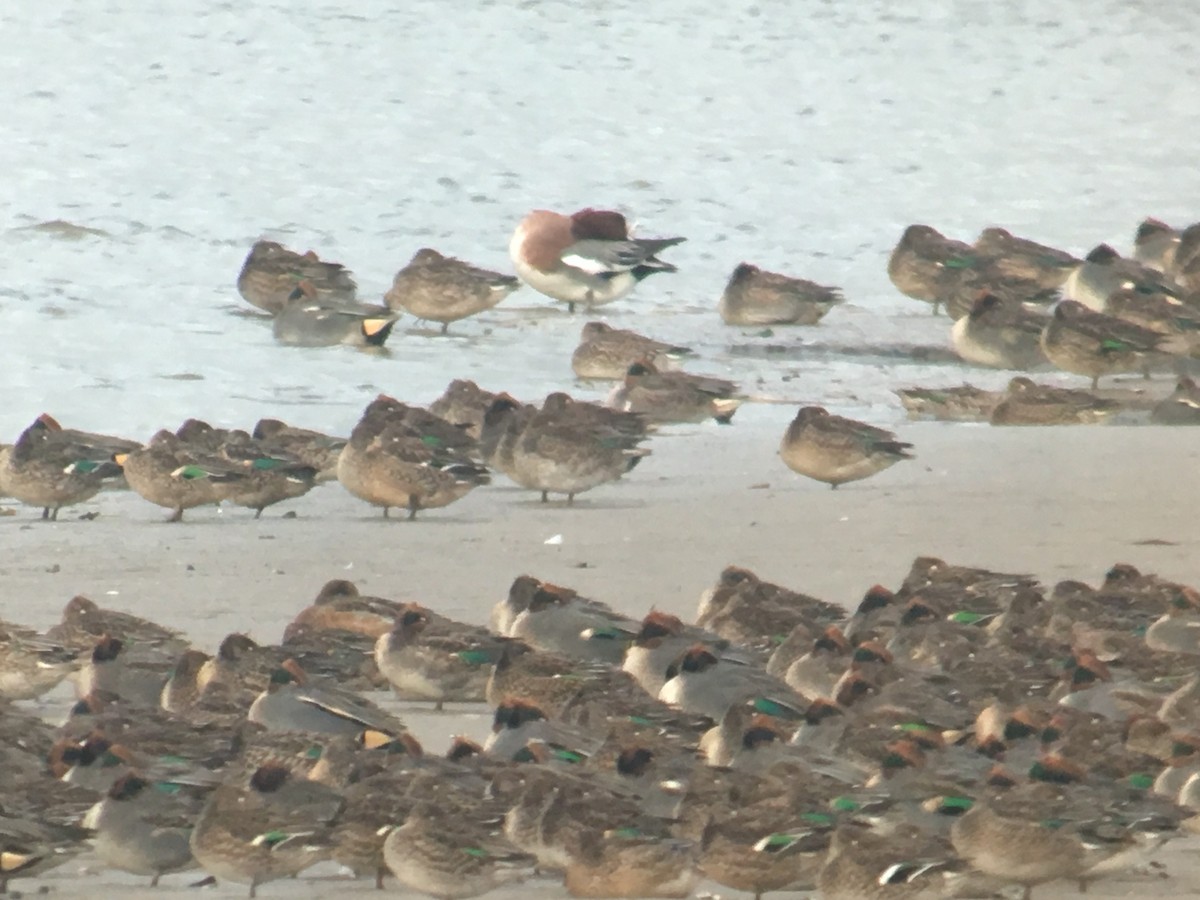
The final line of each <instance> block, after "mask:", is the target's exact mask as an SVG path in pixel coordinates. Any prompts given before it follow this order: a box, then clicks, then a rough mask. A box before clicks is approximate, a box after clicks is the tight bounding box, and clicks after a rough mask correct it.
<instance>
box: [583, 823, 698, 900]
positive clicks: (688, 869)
mask: <svg viewBox="0 0 1200 900" xmlns="http://www.w3.org/2000/svg"><path fill="white" fill-rule="evenodd" d="M695 857H696V852H695V846H694V845H693V844H692V842H691V841H682V840H674V839H671V838H663V837H657V836H653V835H647V834H645V833H643V832H641V831H640V830H639V829H637V828H634V827H618V828H610V829H607V830H605V831H604V832H603V833H602V834H600V835H599V836H598V837H597V838H595V839H593V840H588V841H582V842H581V843H580V845H579V847H578V850H577V852H575V853H573V854H572V855H571V859H570V862H569V863H568V864H567V868H566V872H565V873H564V875H563V885H564V887H566V889H567V893H568V894H570V895H571V896H572V897H628V898H637V897H675V898H682V897H690V896H691V895H692V891H693V889H694V888H695V886H696V882H697V881H699V873H698V872H697V869H696V859H695Z"/></svg>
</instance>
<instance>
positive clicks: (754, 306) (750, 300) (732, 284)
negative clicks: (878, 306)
mask: <svg viewBox="0 0 1200 900" xmlns="http://www.w3.org/2000/svg"><path fill="white" fill-rule="evenodd" d="M842 301H843V297H842V295H841V291H840V289H839V288H835V287H826V286H825V285H821V284H816V283H815V282H812V281H806V280H805V279H803V278H793V277H791V276H789V275H780V274H779V273H777V272H768V271H766V270H764V269H760V268H759V267H758V266H755V265H751V264H750V263H747V262H743V263H739V264H738V266H737V268H735V269H734V270H733V274H732V275H730V276H729V281H728V282H727V283H726V284H725V290H724V291H723V292H722V294H721V301H720V303H718V304H717V312H718V313H719V314H720V316H721V321H723V322H724V323H725V324H726V325H745V326H756V325H816V324H817V323H818V322H819V321H821V319H823V318H824V317H825V315H826V314H827V313H828V312H829V311H830V310H831V309H833V307H835V306H836V305H837V304H839V303H841V302H842Z"/></svg>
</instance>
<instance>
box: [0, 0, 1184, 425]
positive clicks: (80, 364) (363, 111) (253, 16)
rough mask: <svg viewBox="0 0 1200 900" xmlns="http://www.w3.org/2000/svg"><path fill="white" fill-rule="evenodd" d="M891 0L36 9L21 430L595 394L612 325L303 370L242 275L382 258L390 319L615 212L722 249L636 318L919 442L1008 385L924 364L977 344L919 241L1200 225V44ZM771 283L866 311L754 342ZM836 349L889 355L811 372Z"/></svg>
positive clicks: (855, 358) (409, 348)
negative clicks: (936, 391)
mask: <svg viewBox="0 0 1200 900" xmlns="http://www.w3.org/2000/svg"><path fill="white" fill-rule="evenodd" d="M892 6H893V5H892V4H886V3H861V4H853V5H846V4H835V3H822V2H806V3H784V2H758V3H741V4H716V3H700V2H686V0H672V2H668V3H656V4H650V5H646V4H641V3H633V2H628V0H626V2H621V0H616V2H611V0H610V2H605V3H598V2H596V3H581V2H575V0H572V2H532V0H531V2H524V3H500V2H490V3H489V2H479V3H475V4H472V7H471V11H470V12H469V13H468V14H461V13H460V14H456V15H450V14H448V7H446V6H445V4H440V3H433V2H429V0H413V2H404V3H397V2H382V0H377V2H361V3H347V2H345V0H341V2H327V3H321V4H315V3H314V4H270V3H258V4H233V3H223V4H216V3H210V2H206V0H191V2H186V0H184V2H179V3H175V4H171V6H170V8H169V9H165V8H164V9H163V10H161V11H158V12H156V13H155V14H154V15H142V14H140V13H139V12H137V11H136V7H130V6H127V5H124V4H117V3H113V2H109V3H107V4H104V5H97V4H93V3H90V2H83V0H64V2H62V3H55V4H43V3H35V2H33V0H15V2H10V3H8V4H5V6H4V11H3V12H0V34H2V35H3V38H4V43H5V48H6V50H5V53H4V54H3V57H2V58H0V103H2V105H3V108H4V109H5V111H6V113H5V116H4V117H3V121H2V122H0V138H2V139H0V169H2V170H3V171H4V172H5V173H6V179H5V186H4V189H3V190H0V260H3V272H4V275H3V278H2V280H0V315H2V316H3V321H4V329H3V335H4V337H3V339H2V340H0V345H2V346H3V348H4V350H3V353H0V383H2V384H4V385H5V386H6V391H5V394H4V397H5V402H4V403H2V404H0V435H6V436H7V435H15V434H16V433H17V432H18V431H19V430H20V429H21V428H22V427H23V426H24V425H25V424H27V423H28V421H29V420H30V419H32V418H33V416H34V415H36V414H37V413H38V412H41V411H42V410H50V411H52V412H53V413H54V414H55V415H57V416H59V417H60V418H61V419H62V420H63V421H64V422H66V423H69V424H71V425H75V426H78V427H85V428H96V429H100V428H103V429H108V430H112V431H118V432H122V433H126V434H129V435H132V436H136V437H142V438H145V437H148V436H149V435H150V434H151V433H152V432H153V431H154V430H155V429H157V428H158V427H160V426H163V425H170V426H171V427H174V426H175V425H177V424H178V422H179V421H181V420H182V419H183V418H184V417H186V416H188V415H199V416H203V417H206V418H209V419H211V420H214V421H216V422H219V423H221V424H225V425H235V424H237V425H242V426H246V425H248V424H250V423H252V422H253V420H254V419H256V418H257V417H259V416H260V415H264V414H268V413H269V414H275V415H281V416H283V417H284V418H287V419H293V420H296V421H298V422H300V423H303V424H307V425H310V426H315V427H321V428H327V429H331V430H336V431H345V430H347V429H348V428H349V427H350V426H351V425H352V424H353V422H354V420H355V419H356V416H357V412H358V410H359V409H361V407H362V406H363V405H364V404H365V402H366V401H367V400H369V399H370V398H371V397H372V396H373V395H374V394H375V393H376V392H378V391H380V390H384V391H388V392H390V393H393V394H395V395H397V396H399V397H401V398H403V399H405V400H410V401H427V400H430V399H432V398H433V397H435V396H436V395H437V394H438V393H440V391H441V389H442V388H443V387H444V385H445V384H446V382H448V381H449V380H450V379H451V378H453V377H456V376H466V377H472V378H475V379H476V380H478V381H479V382H480V383H481V384H483V385H485V386H487V387H490V388H493V389H500V388H507V389H509V390H511V391H513V392H514V393H516V394H517V395H520V396H526V397H530V398H534V397H537V396H540V395H542V394H544V393H545V392H547V391H549V390H551V389H555V388H559V387H562V386H564V385H566V384H568V383H569V381H570V379H571V372H570V368H569V356H570V352H571V350H572V349H573V347H574V345H575V343H576V338H577V331H578V328H579V326H580V325H581V324H582V322H583V321H584V320H583V318H582V317H579V316H576V317H570V316H567V315H566V314H565V312H564V311H563V310H561V309H559V308H557V307H556V306H555V305H554V304H553V303H552V302H551V301H547V300H545V299H544V298H542V297H540V296H539V295H537V294H535V293H533V292H532V291H529V290H524V291H522V292H520V293H518V294H516V295H514V296H513V297H511V298H510V299H509V300H508V301H506V303H505V305H503V306H502V307H500V308H499V309H497V310H494V311H492V312H490V313H488V314H485V315H483V316H480V317H478V318H477V319H473V320H468V321H466V322H463V323H460V324H458V325H456V326H455V327H454V329H453V332H454V335H453V336H452V337H450V338H447V339H443V338H432V337H429V336H427V335H425V334H412V333H409V329H410V328H411V327H412V326H413V325H414V323H413V322H412V321H411V319H406V320H404V321H403V322H402V323H401V327H400V328H398V329H397V333H396V334H395V335H394V336H393V338H392V340H391V341H390V353H389V354H388V355H386V356H371V355H367V354H363V353H357V352H354V351H350V350H346V349H343V348H329V349H321V350H299V349H295V348H290V347H280V346H276V345H275V344H274V342H273V340H272V338H271V335H270V330H269V328H268V327H266V325H265V324H264V322H262V321H259V320H257V319H256V318H254V317H250V316H245V315H241V313H243V312H245V311H246V310H247V306H246V304H245V303H244V302H243V301H242V300H241V299H240V297H239V296H238V295H237V292H236V289H235V287H234V279H235V277H236V274H237V271H238V269H239V267H240V265H241V261H242V258H243V257H244V255H245V253H246V251H247V249H248V247H249V245H250V244H251V243H252V242H253V241H254V240H255V239H256V238H258V237H259V236H269V237H271V238H275V239H278V240H281V241H284V242H285V243H287V244H289V245H291V246H293V247H296V248H298V249H307V248H310V247H311V248H313V249H316V250H317V251H319V252H320V253H321V254H322V255H323V256H326V257H329V258H333V259H337V260H340V261H342V262H344V263H346V264H347V265H349V266H350V267H351V268H353V269H354V271H355V272H356V273H357V275H358V277H359V282H360V286H361V294H362V296H363V297H364V298H367V299H373V298H375V297H378V296H379V295H381V294H382V292H383V291H384V290H385V289H386V287H387V286H388V285H389V284H390V278H391V275H392V273H393V272H394V271H395V270H396V269H397V268H399V267H400V266H402V265H403V264H404V263H405V262H406V261H407V260H408V258H409V257H410V256H411V254H412V253H413V252H414V251H415V250H416V249H417V248H418V247H420V246H422V245H426V244H431V245H435V246H437V247H438V248H439V249H441V250H442V251H444V252H447V253H452V254H456V255H459V256H462V257H464V258H467V259H470V260H471V261H473V262H476V263H478V264H482V265H489V266H493V267H496V268H500V269H507V268H508V263H507V257H506V246H507V241H508V236H509V234H510V232H511V229H512V227H513V226H514V224H515V222H516V221H517V220H518V219H519V218H520V217H521V215H523V213H524V212H525V211H526V210H528V209H530V208H532V207H535V206H546V207H551V208H557V209H563V210H570V209H573V208H577V207H580V206H583V205H605V206H615V207H618V208H620V209H622V210H625V211H626V212H627V213H628V214H629V215H630V216H631V217H632V218H634V219H636V220H637V221H638V222H639V223H640V227H641V230H642V232H643V233H646V234H676V233H678V234H683V235H686V236H688V238H689V242H688V243H686V244H684V245H682V246H681V247H677V248H673V249H672V250H671V251H670V259H671V260H672V261H673V262H675V263H677V264H678V265H679V267H680V272H679V273H678V274H677V275H672V276H656V277H655V278H653V279H651V280H649V281H647V282H646V283H645V284H644V285H643V286H642V287H641V289H639V291H638V292H637V293H636V294H635V295H634V296H633V297H632V298H631V299H628V300H626V301H622V302H620V303H618V304H616V305H614V306H611V307H607V308H606V309H605V310H604V313H605V315H606V316H607V317H608V318H610V319H611V320H612V321H613V322H614V323H616V324H618V325H620V326H622V327H636V328H640V329H642V330H644V331H646V332H649V333H652V334H655V335H659V336H662V337H664V338H670V339H671V340H673V341H679V342H686V343H689V344H692V345H695V346H697V347H698V348H699V349H700V350H701V351H702V353H703V356H704V359H703V362H702V363H701V364H700V367H701V368H703V369H706V370H708V371H712V372H719V373H724V374H727V375H730V376H732V377H735V378H737V379H739V380H741V381H743V382H744V383H745V384H746V385H747V386H748V388H749V389H750V390H751V392H754V393H758V394H760V395H765V396H769V397H775V398H781V399H789V400H791V399H794V400H821V401H823V402H826V403H827V404H829V405H831V406H833V407H835V408H838V409H839V410H841V411H844V412H851V413H854V414H859V415H865V416H869V417H871V418H873V419H875V420H877V421H881V422H889V421H897V420H898V419H899V418H900V417H901V416H902V412H901V410H900V408H899V405H898V404H897V403H896V401H895V399H894V397H893V396H892V395H891V393H890V389H891V388H892V387H896V386H900V385H903V384H911V383H918V382H936V383H942V384H948V383H958V382H960V381H961V380H962V379H963V378H964V377H967V376H968V375H969V376H970V378H971V379H972V380H973V381H974V382H976V383H979V384H981V385H982V386H996V385H999V384H1001V383H1003V381H1004V380H1005V378H1006V376H1005V375H1004V374H1003V373H994V372H986V371H982V370H968V369H966V368H965V367H961V366H959V365H957V364H944V363H935V364H931V363H928V362H925V361H922V360H920V359H911V358H909V356H908V348H911V347H918V348H928V347H935V348H943V347H945V345H946V344H947V340H948V324H947V323H948V320H946V319H935V318H933V317H931V316H930V315H929V314H928V308H927V307H925V306H924V305H922V304H918V303H914V302H913V301H909V300H906V299H905V298H903V297H902V296H900V295H899V294H898V293H897V292H896V291H895V290H894V289H893V288H892V287H891V285H890V283H889V282H888V280H887V276H886V272H885V268H884V265H885V260H886V255H887V253H888V251H889V250H890V248H891V246H892V245H893V244H894V242H895V240H896V238H897V237H898V235H899V233H900V231H901V230H902V228H903V227H904V226H905V225H906V224H908V223H909V222H912V221H928V222H931V223H933V224H935V225H937V226H939V227H941V228H942V229H943V230H945V231H947V232H948V233H951V234H954V235H956V236H961V237H964V238H968V239H970V238H972V237H973V236H974V234H975V233H977V232H978V230H979V229H980V228H982V227H984V226H986V225H988V224H993V223H995V224H1003V225H1005V226H1007V227H1009V228H1011V229H1012V230H1013V231H1015V232H1017V233H1024V234H1028V235H1030V236H1033V237H1036V238H1039V239H1042V240H1046V241H1049V242H1053V243H1057V244H1060V245H1062V246H1065V247H1067V248H1069V249H1072V250H1075V251H1085V250H1086V249H1087V248H1088V247H1090V246H1091V245H1093V244H1095V243H1097V242H1099V241H1101V240H1110V241H1116V242H1117V243H1118V246H1121V247H1127V246H1128V241H1129V240H1130V239H1131V235H1132V230H1133V227H1134V225H1135V224H1136V223H1137V222H1138V221H1139V220H1140V219H1141V218H1142V217H1143V216H1145V215H1147V214H1154V215H1157V216H1160V217H1162V218H1165V219H1167V220H1168V221H1172V222H1176V223H1183V222H1187V221H1191V220H1192V219H1195V218H1196V210H1195V207H1194V206H1190V205H1189V204H1190V203H1193V202H1194V198H1195V197H1196V196H1198V195H1200V170H1197V169H1196V167H1195V166H1194V165H1192V153H1191V150H1192V144H1191V137H1192V135H1193V134H1194V133H1195V128H1194V126H1195V125H1196V123H1197V117H1198V116H1200V112H1198V110H1197V108H1196V106H1195V104H1194V103H1193V102H1192V100H1193V96H1192V92H1191V90H1190V84H1191V83H1192V82H1193V80H1194V77H1195V74H1196V66H1197V63H1196V62H1195V61H1194V60H1195V56H1194V54H1193V53H1191V51H1192V49H1193V48H1194V47H1195V45H1196V42H1197V39H1198V38H1200V19H1197V18H1196V17H1195V16H1194V15H1191V14H1190V12H1189V11H1188V10H1187V9H1186V8H1185V7H1184V6H1179V5H1162V4H1151V3H1144V4H1143V3H1127V2H1108V3H1100V4H1096V3H1090V4H1084V3H1081V2H1073V3H1067V4H1059V5H1058V6H1057V7H1056V8H1055V9H1054V10H1052V11H1051V10H1048V9H1046V8H1044V6H1043V5H1042V4H1036V3H1023V2H1012V3H1003V4H987V5H984V4H977V3H956V4H946V3H944V2H937V0H923V2H922V0H917V2H912V3H908V4H905V7H904V9H903V12H902V13H896V12H893V11H891V7H892ZM1164 61H1169V64H1164ZM45 223H51V224H45ZM743 259H745V260H750V261H753V262H756V263H758V264H760V265H763V266H767V267H772V268H776V269H779V270H783V271H787V272H789V273H792V274H796V275H801V276H805V277H808V278H811V279H813V280H816V281H820V282H824V283H830V284H837V285H840V286H842V287H843V288H844V290H845V293H846V296H847V298H848V302H847V303H846V304H845V305H844V306H842V307H839V308H837V309H835V310H834V311H833V313H832V314H831V315H830V316H829V317H828V318H827V320H826V322H825V323H824V324H822V325H820V326H819V327H818V328H816V329H792V330H786V329H783V330H776V332H775V333H774V334H773V335H771V336H769V337H766V336H760V335H759V334H757V333H756V332H754V331H743V330H742V329H731V328H727V327H726V326H724V325H722V324H721V323H720V320H719V319H718V318H717V316H716V313H715V305H716V301H717V298H718V296H719V294H720V291H721V288H722V286H723V284H724V281H725V279H726V277H727V276H728V273H729V272H730V271H731V270H732V268H733V267H734V265H735V264H736V263H737V262H739V261H741V260H743ZM814 340H815V341H819V342H821V343H822V344H828V345H834V346H838V345H842V346H857V345H862V344H867V345H872V346H878V347H880V348H881V349H882V351H883V352H881V353H880V354H878V355H873V354H867V355H863V354H861V353H856V354H850V355H845V354H836V353H834V354H829V353H824V352H812V353H810V352H807V351H805V349H804V348H803V347H802V346H799V345H802V344H803V343H804V342H809V341H814ZM781 342H782V343H785V344H790V345H797V349H796V350H795V351H794V352H793V353H789V354H787V357H788V358H787V361H786V362H784V363H781V362H780V360H779V359H778V358H772V357H770V356H767V355H763V354H757V353H755V352H754V345H756V344H760V343H775V344H778V343H781ZM731 345H737V346H736V347H734V348H733V351H734V352H731ZM747 347H749V350H747ZM898 348H899V349H898ZM920 355H921V354H918V356H920ZM785 376H786V377H787V380H786V381H785V380H784V378H785ZM1066 380H1067V382H1070V381H1071V379H1069V378H1068V379H1066ZM582 392H583V393H585V394H587V393H592V394H595V393H597V392H596V391H595V390H594V389H582ZM765 414H766V415H768V417H769V418H770V419H771V421H776V420H780V421H782V420H783V419H784V418H786V417H787V413H786V412H785V411H784V410H783V409H782V408H778V407H777V408H773V409H771V410H770V411H769V413H765Z"/></svg>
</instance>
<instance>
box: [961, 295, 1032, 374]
mask: <svg viewBox="0 0 1200 900" xmlns="http://www.w3.org/2000/svg"><path fill="white" fill-rule="evenodd" d="M1046 319H1047V317H1046V315H1045V314H1044V313H1040V312H1033V311H1031V310H1029V309H1027V308H1026V307H1025V306H1024V305H1023V304H1021V303H1019V302H1017V301H1015V300H1007V301H1006V300H1003V299H1001V298H1000V297H997V296H996V295H995V294H984V295H983V296H981V297H980V298H979V299H978V300H976V301H975V305H974V306H972V307H971V311H970V312H969V313H968V314H967V315H965V316H963V317H962V318H960V319H958V320H957V321H955V323H954V327H953V328H952V329H951V332H950V333H951V340H952V342H953V344H954V351H955V352H956V353H957V354H958V355H959V356H961V357H962V358H963V359H964V360H966V361H967V362H970V363H975V364H976V365H981V366H990V367H992V368H996V369H1019V370H1029V369H1035V368H1038V367H1039V366H1045V365H1046V356H1045V354H1043V353H1042V345H1041V337H1042V329H1043V328H1044V327H1045V324H1046Z"/></svg>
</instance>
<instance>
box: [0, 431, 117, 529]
mask: <svg viewBox="0 0 1200 900" xmlns="http://www.w3.org/2000/svg"><path fill="white" fill-rule="evenodd" d="M73 435H81V437H86V435H82V434H81V433H80V432H66V431H64V430H63V428H62V426H61V425H59V424H58V422H57V421H56V420H55V419H54V418H53V417H52V416H49V415H45V414H43V415H41V416H38V418H37V419H35V420H34V422H33V424H32V425H30V426H29V427H28V428H26V429H25V430H24V431H23V432H21V436H20V437H19V438H17V442H16V443H15V444H13V445H12V446H11V447H8V448H5V449H4V450H3V451H0V492H2V493H5V494H8V495H10V496H12V497H15V498H16V499H18V500H20V501H21V502H22V503H27V504H29V505H30V506H40V507H42V518H43V519H49V520H50V521H52V522H53V521H56V520H57V519H58V511H59V510H60V509H62V508H63V507H64V506H74V505H75V504H77V503H82V502H84V501H85V500H90V499H91V498H92V497H94V496H95V495H96V494H97V493H98V492H99V491H100V489H101V488H102V487H104V485H105V484H106V483H107V482H110V481H113V480H115V479H117V478H120V477H121V467H120V466H119V465H118V464H116V463H115V462H113V461H112V456H113V454H114V453H116V452H120V451H122V450H128V449H131V442H125V441H118V440H116V439H111V440H107V441H106V442H105V443H98V442H96V440H88V441H83V440H76V439H74V438H73ZM94 437H95V439H100V438H101V437H102V436H99V435H97V436H94ZM133 446H137V445H136V444H134V445H133Z"/></svg>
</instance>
